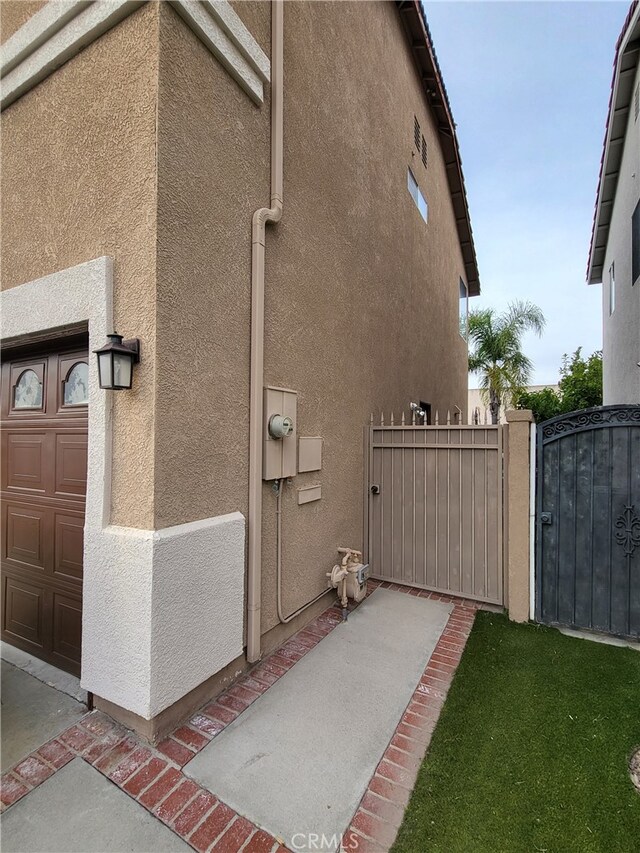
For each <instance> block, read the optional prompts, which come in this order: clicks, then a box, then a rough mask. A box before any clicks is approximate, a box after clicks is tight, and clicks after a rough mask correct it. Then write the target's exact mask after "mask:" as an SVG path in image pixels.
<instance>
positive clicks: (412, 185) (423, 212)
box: [407, 169, 429, 222]
mask: <svg viewBox="0 0 640 853" xmlns="http://www.w3.org/2000/svg"><path fill="white" fill-rule="evenodd" d="M407 187H408V189H409V193H410V195H411V198H412V199H413V200H414V202H415V205H416V207H417V208H418V210H419V211H420V216H421V217H422V218H423V219H424V221H425V222H426V221H427V219H428V217H429V207H428V205H427V200H426V199H425V197H424V196H423V195H422V193H421V192H420V187H419V186H418V182H417V181H416V179H415V178H414V177H413V172H412V171H411V169H407Z"/></svg>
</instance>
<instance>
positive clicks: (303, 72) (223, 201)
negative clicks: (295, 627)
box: [155, 2, 467, 630]
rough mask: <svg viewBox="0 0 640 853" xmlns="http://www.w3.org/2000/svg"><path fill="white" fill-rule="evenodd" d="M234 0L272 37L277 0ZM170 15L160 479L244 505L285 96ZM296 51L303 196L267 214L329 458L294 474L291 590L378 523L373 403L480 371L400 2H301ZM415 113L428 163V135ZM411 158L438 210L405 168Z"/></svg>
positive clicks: (288, 135) (305, 585)
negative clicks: (252, 357) (258, 101)
mask: <svg viewBox="0 0 640 853" xmlns="http://www.w3.org/2000/svg"><path fill="white" fill-rule="evenodd" d="M235 8H236V11H237V12H238V14H239V15H240V16H241V17H242V18H243V20H244V21H245V23H246V24H247V26H249V27H250V28H251V32H252V34H253V35H254V37H255V38H256V39H257V40H258V42H259V43H260V44H261V46H262V47H263V48H264V49H265V50H266V51H267V52H268V51H269V4H267V3H240V4H236V5H235ZM365 20H366V27H365V26H363V21H365ZM160 31H161V51H160V57H161V58H160V98H159V210H158V306H157V311H158V343H157V346H158V401H157V406H158V408H157V433H156V472H157V474H156V489H155V500H156V524H157V525H158V526H164V525H166V524H176V523H180V522H183V521H188V520H191V519H193V518H198V517H206V516H208V515H212V514H216V513H221V512H229V511H231V510H234V509H240V510H241V511H243V512H246V501H247V497H246V495H247V458H248V432H247V430H248V393H249V385H248V379H249V321H250V316H249V304H250V290H249V285H250V221H251V214H252V212H253V210H254V209H255V208H257V207H259V206H262V205H264V204H265V203H267V202H268V199H269V166H268V155H269V139H268V136H269V112H268V110H269V104H268V100H267V102H266V103H265V105H264V106H263V107H261V108H258V107H256V106H254V105H253V104H252V103H251V102H250V101H249V99H248V98H247V96H246V95H244V94H243V92H242V91H241V90H240V89H239V88H238V87H237V86H236V85H235V84H234V83H233V81H232V80H231V79H230V78H229V77H228V76H227V75H226V74H225V72H224V71H223V70H222V69H221V67H220V66H219V65H218V64H217V63H216V61H215V59H213V58H212V57H211V56H210V55H208V54H207V53H206V51H204V50H203V48H202V47H201V46H200V45H199V43H198V41H197V39H196V38H195V37H194V36H193V34H192V33H191V32H189V31H187V30H186V28H185V27H184V25H183V24H182V22H181V21H180V20H179V19H178V18H177V16H176V15H175V13H174V12H173V10H172V9H171V8H170V7H169V6H163V8H162V10H161V30H160ZM284 64H285V101H284V113H285V119H284V122H285V131H284V133H285V162H284V176H285V177H284V215H283V219H282V222H281V223H280V224H279V225H278V226H276V227H275V228H273V227H271V226H270V227H269V228H268V231H267V273H266V308H265V317H266V320H265V326H266V341H265V384H268V385H277V386H284V387H288V388H293V389H294V390H296V391H297V392H298V395H299V396H298V430H299V434H300V435H321V436H323V438H324V460H323V461H324V464H323V470H322V471H321V472H318V473H314V474H304V475H299V476H298V477H296V478H295V479H294V481H293V485H292V486H287V487H286V491H285V497H284V501H283V575H284V584H283V586H284V592H283V599H284V609H285V611H286V612H289V611H291V610H293V609H295V608H296V607H298V606H300V605H301V604H303V603H304V602H305V601H307V600H308V599H309V598H311V597H312V595H314V594H316V593H317V592H319V591H321V590H322V589H323V588H324V586H325V583H326V581H325V572H326V571H327V570H328V569H330V568H331V566H332V564H333V563H334V562H335V559H336V556H337V555H336V548H337V547H338V546H339V545H352V546H354V547H361V546H362V544H363V543H362V530H363V522H362V519H363V504H362V501H363V498H362V491H363V489H362V485H363V468H362V438H363V429H362V428H363V426H364V425H365V424H366V423H368V419H369V413H370V412H372V411H375V412H379V411H380V410H381V409H384V410H385V411H387V412H388V411H389V410H390V409H395V410H396V413H397V414H399V412H400V410H401V409H402V408H403V407H404V408H405V409H406V408H407V406H408V403H409V401H410V400H411V399H423V400H427V401H429V402H431V403H432V404H433V405H434V407H438V408H441V409H444V410H446V409H447V408H451V409H452V410H453V407H454V406H455V405H458V406H460V408H462V409H463V410H466V391H467V371H466V345H465V343H464V342H463V341H462V339H461V338H460V335H459V333H458V280H459V277H460V275H461V273H463V264H462V258H461V255H460V251H459V247H458V243H457V236H456V230H455V224H454V219H453V214H452V208H451V203H450V199H449V195H448V188H447V184H446V177H445V171H444V165H443V162H442V158H441V155H440V152H439V147H438V142H437V137H436V132H435V129H434V127H433V125H432V122H431V119H430V116H429V114H428V112H427V108H426V106H425V103H424V96H423V94H422V89H421V86H420V82H419V79H418V76H417V73H416V71H415V68H414V65H413V60H412V58H411V56H410V53H409V51H408V49H407V46H406V43H405V37H404V34H403V32H402V30H401V22H400V19H399V16H398V12H397V10H396V8H395V6H394V5H393V4H391V3H384V4H383V3H372V4H364V3H357V4H356V3H345V4H333V3H322V2H317V3H288V4H286V7H285V57H284ZM372 68H376V73H375V74H372V72H371V69H372ZM414 114H417V115H418V118H419V120H420V123H421V126H422V128H423V132H424V134H425V136H426V137H427V140H428V144H429V158H430V161H429V167H428V169H427V170H425V169H424V167H423V166H422V163H421V162H420V161H419V160H418V158H417V157H416V158H413V157H412V143H413V117H414ZM414 159H415V160H417V161H418V162H417V163H414V162H413V161H414ZM410 164H413V166H414V169H415V173H416V177H417V179H418V181H419V183H420V186H421V189H422V191H423V193H424V195H425V196H426V198H427V200H428V203H429V222H428V224H427V225H425V223H424V222H423V220H422V219H421V217H420V215H419V213H418V210H417V209H416V207H415V205H414V203H413V201H412V199H411V197H410V195H409V193H408V190H407V167H408V166H409V165H410ZM185 349H186V357H184V358H183V356H182V355H181V353H184V351H185ZM178 436H179V440H177V437H178ZM312 482H319V483H321V484H322V490H323V497H322V499H321V500H320V501H318V502H316V503H312V504H307V505H305V506H301V507H299V506H298V505H297V500H296V488H297V487H299V486H301V485H305V484H308V483H312ZM263 499H264V516H263V599H262V600H263V630H267V629H269V628H271V627H272V626H273V625H275V624H276V622H277V617H276V615H275V598H276V594H275V498H274V495H273V492H272V491H271V487H270V485H269V484H265V486H264V496H263Z"/></svg>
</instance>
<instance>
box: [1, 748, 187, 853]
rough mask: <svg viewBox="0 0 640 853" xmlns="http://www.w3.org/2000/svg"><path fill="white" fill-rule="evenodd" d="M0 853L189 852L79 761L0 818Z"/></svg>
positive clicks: (170, 833)
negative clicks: (0, 837)
mask: <svg viewBox="0 0 640 853" xmlns="http://www.w3.org/2000/svg"><path fill="white" fill-rule="evenodd" d="M1 824H2V850H3V853H44V851H46V853H75V851H78V853H111V851H113V853H148V851H151V850H153V851H170V853H182V851H188V850H190V849H191V848H190V847H189V845H188V844H185V842H184V841H182V840H181V839H180V838H178V836H177V835H175V834H174V833H173V832H172V831H171V830H170V829H167V827H166V826H164V824H162V823H161V822H160V821H159V820H157V818H155V817H153V815H151V814H149V812H148V811H146V809H143V808H141V807H140V806H139V805H138V803H136V802H134V801H133V800H132V799H131V798H130V797H128V796H127V794H125V793H124V792H123V791H121V790H120V789H119V788H117V787H116V786H115V785H114V784H113V783H112V782H110V781H109V780H108V779H106V778H105V777H104V776H103V775H102V774H101V773H100V772H99V771H98V770H95V769H94V768H93V767H91V765H89V764H87V763H86V762H85V761H83V760H82V759H81V758H74V759H73V761H72V762H70V763H69V764H67V766H66V767H63V768H62V770H59V771H58V772H57V773H56V774H55V775H54V776H52V777H51V778H50V779H47V781H46V782H43V783H42V785H40V786H39V787H38V788H35V789H34V790H33V791H31V793H29V794H27V795H26V796H25V797H24V798H23V799H22V800H20V801H19V802H18V803H16V804H15V805H14V806H12V808H10V809H9V810H8V811H7V812H6V814H4V815H3V816H2V818H1Z"/></svg>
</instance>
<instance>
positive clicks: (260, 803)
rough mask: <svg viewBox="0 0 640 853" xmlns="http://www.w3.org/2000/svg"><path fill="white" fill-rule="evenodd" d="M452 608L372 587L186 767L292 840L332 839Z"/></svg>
mask: <svg viewBox="0 0 640 853" xmlns="http://www.w3.org/2000/svg"><path fill="white" fill-rule="evenodd" d="M451 610H452V605H450V604H443V603H440V602H435V601H430V600H427V599H425V598H419V597H417V596H411V595H406V594H405V593H399V592H392V591H390V590H383V589H377V590H376V591H375V592H373V593H372V594H371V595H370V596H369V598H367V600H366V601H365V602H364V603H363V604H362V605H361V606H360V607H359V608H357V610H355V611H354V612H353V613H352V614H351V615H350V617H349V621H348V622H347V623H345V624H342V625H339V626H338V627H337V628H336V629H335V630H334V631H333V632H332V633H331V634H330V635H329V636H327V637H326V638H325V639H324V640H323V641H322V642H321V643H319V644H318V645H317V646H316V647H315V648H314V649H312V650H311V651H310V652H309V653H308V654H307V655H306V656H305V657H304V658H302V660H300V661H298V663H297V664H296V665H295V666H294V667H293V668H292V669H291V670H290V671H289V672H288V673H287V674H286V675H284V676H283V677H282V678H280V680H279V681H278V682H276V684H274V685H273V686H272V687H271V688H270V689H269V690H268V691H267V692H266V693H264V694H263V695H262V696H261V697H260V698H259V699H257V700H256V701H255V702H254V703H253V704H252V705H251V706H250V707H249V708H248V709H247V710H246V711H245V712H244V713H243V714H242V715H241V716H240V717H238V718H237V719H236V720H235V721H234V722H233V723H232V724H231V725H229V726H228V727H227V728H226V729H225V730H224V731H223V732H221V733H220V734H219V735H218V736H217V737H216V738H215V740H213V741H212V742H211V743H210V744H209V745H208V746H206V747H205V748H204V750H203V751H202V752H201V753H199V754H198V755H197V756H196V757H195V758H194V759H193V760H192V761H191V762H189V764H187V765H186V766H185V768H184V772H185V773H186V774H187V775H189V776H191V777H193V778H194V779H196V780H197V781H198V782H200V784H202V785H203V786H204V787H206V788H208V789H209V790H211V791H212V792H213V793H215V794H216V795H217V796H219V797H220V798H221V799H222V800H223V802H225V803H227V804H228V805H229V806H231V807H232V808H234V809H236V810H237V811H238V812H239V813H240V814H242V815H245V816H246V817H248V818H249V819H250V820H252V821H253V822H254V823H256V824H258V825H259V826H262V827H263V828H264V829H266V830H267V831H269V832H270V833H272V834H273V835H275V836H276V837H279V838H282V839H284V841H285V844H287V846H289V847H291V848H292V849H303V847H304V845H305V843H308V840H307V841H306V842H305V841H304V840H303V839H308V836H309V834H310V833H317V834H318V835H322V834H324V835H325V837H326V838H332V837H333V838H334V839H335V842H336V843H335V844H333V845H331V846H324V847H323V848H322V849H324V850H328V849H336V847H337V841H338V839H339V836H340V835H341V834H342V833H343V832H344V831H345V830H346V829H347V828H348V825H349V821H350V819H351V817H352V815H353V813H354V811H355V809H356V807H357V806H358V803H359V801H360V798H361V797H362V794H363V793H364V790H365V788H366V786H367V784H368V782H369V779H370V778H371V776H372V774H373V772H374V770H375V768H376V766H377V764H378V762H379V760H380V758H381V756H382V754H383V752H384V750H385V748H386V747H387V745H388V743H389V741H390V739H391V737H392V736H393V733H394V730H395V727H396V725H397V723H398V720H399V718H400V716H401V715H402V713H403V711H404V709H405V707H406V706H407V704H408V702H409V700H410V698H411V696H412V693H413V691H414V689H415V687H416V684H417V683H418V681H419V679H420V677H421V675H422V672H423V670H424V668H425V665H426V663H427V661H428V659H429V657H430V656H431V654H432V652H433V649H434V648H435V645H436V643H437V641H438V639H439V637H440V634H441V633H442V631H443V629H444V627H445V625H446V623H447V620H448V617H449V614H450V613H451ZM299 834H300V835H299Z"/></svg>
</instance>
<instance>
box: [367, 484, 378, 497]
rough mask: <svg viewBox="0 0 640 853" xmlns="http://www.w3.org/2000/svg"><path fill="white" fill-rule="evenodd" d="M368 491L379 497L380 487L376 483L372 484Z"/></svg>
mask: <svg viewBox="0 0 640 853" xmlns="http://www.w3.org/2000/svg"><path fill="white" fill-rule="evenodd" d="M369 491H370V492H371V494H372V495H379V494H380V486H379V485H378V484H377V483H374V484H373V485H372V486H371V487H370V489H369Z"/></svg>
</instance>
